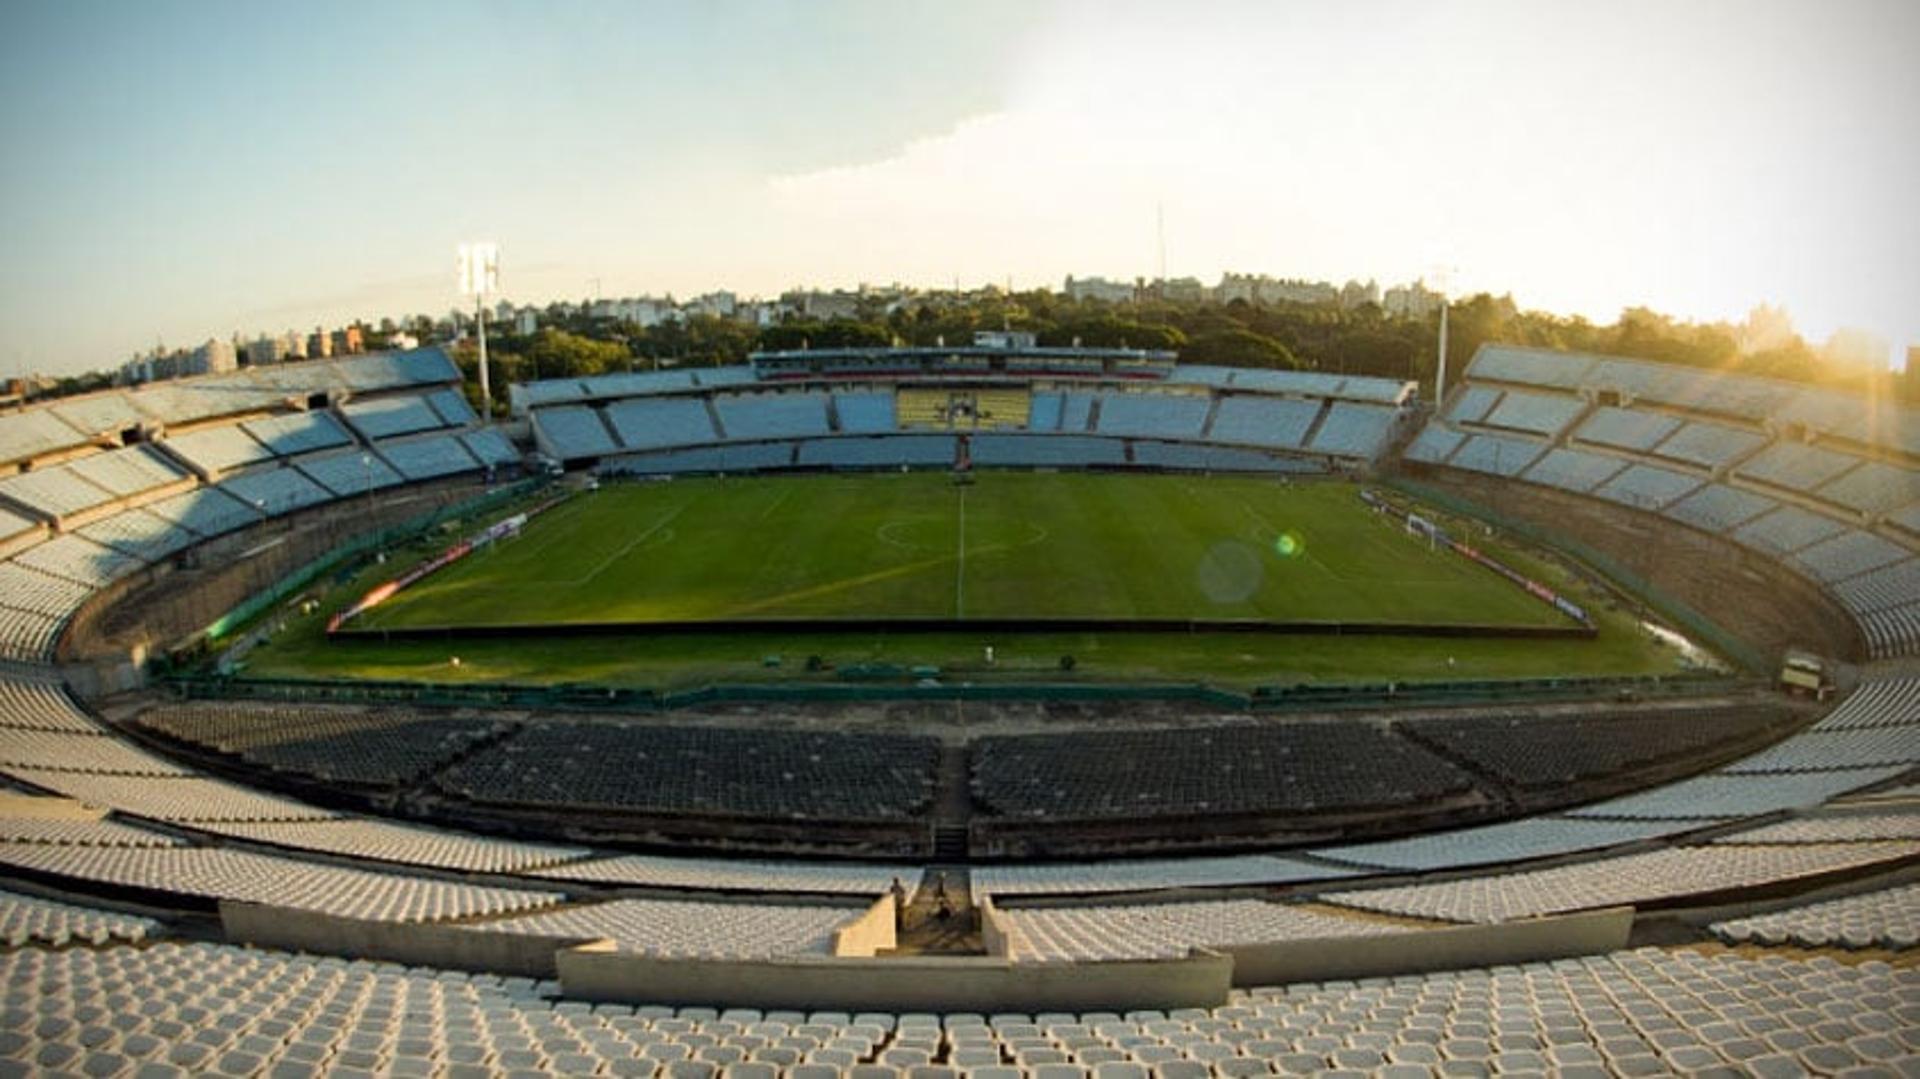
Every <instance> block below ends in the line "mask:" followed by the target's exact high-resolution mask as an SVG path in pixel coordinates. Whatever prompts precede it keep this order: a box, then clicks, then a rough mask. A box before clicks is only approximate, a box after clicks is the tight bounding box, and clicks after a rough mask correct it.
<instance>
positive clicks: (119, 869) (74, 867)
mask: <svg viewBox="0 0 1920 1079" xmlns="http://www.w3.org/2000/svg"><path fill="white" fill-rule="evenodd" d="M0 865H7V866H11V867H13V868H14V869H16V870H30V871H33V872H36V873H40V874H44V875H47V876H52V877H59V878H63V879H68V880H73V881H80V882H88V883H92V884H96V885H113V886H117V887H121V888H133V889H140V890H142V891H149V892H161V893H166V894H170V895H176V896H184V897H191V898H201V899H229V900H239V901H242V902H248V903H266V904H270V905H273V906H279V907H288V908H292V909H295V910H315V911H323V912H325V913H329V914H334V915H338V916H340V917H349V918H360V919H364V920H368V921H391V922H423V921H440V920H444V919H454V918H467V917H472V916H474V915H479V914H494V915H498V914H507V913H512V912H514V911H523V910H532V909H536V908H539V907H544V906H551V905H552V904H554V903H557V902H559V900H560V898H561V897H560V896H559V895H558V894H557V893H554V892H541V891H531V890H526V889H512V888H494V887H487V886H484V885H476V884H461V883H455V882H452V881H444V880H438V879H435V878H431V877H421V876H409V875H402V874H394V873H380V872H372V871H369V870H364V869H349V868H345V867H340V866H327V865H321V864H318V863H314V862H305V861H299V860H296V859H292V858H281V857H276V856H274V855H267V854H253V853H251V852H247V851H236V850H224V849H217V848H208V847H159V848H146V847H57V846H49V845H47V844H44V843H0Z"/></svg>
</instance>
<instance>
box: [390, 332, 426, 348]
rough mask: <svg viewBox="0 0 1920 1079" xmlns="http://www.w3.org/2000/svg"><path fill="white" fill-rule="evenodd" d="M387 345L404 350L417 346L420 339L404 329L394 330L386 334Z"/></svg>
mask: <svg viewBox="0 0 1920 1079" xmlns="http://www.w3.org/2000/svg"><path fill="white" fill-rule="evenodd" d="M387 347H388V348H391V349H397V350H399V351H403V352H404V351H405V350H407V349H410V348H419V347H420V339H419V338H418V337H415V336H414V335H412V334H410V333H408V332H406V331H405V330H396V331H394V332H393V333H390V334H388V335H387Z"/></svg>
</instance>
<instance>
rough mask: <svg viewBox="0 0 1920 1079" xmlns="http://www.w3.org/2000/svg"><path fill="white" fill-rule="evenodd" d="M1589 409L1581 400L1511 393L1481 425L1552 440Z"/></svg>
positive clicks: (1509, 391) (1517, 391)
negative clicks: (1550, 437) (1547, 437)
mask: <svg viewBox="0 0 1920 1079" xmlns="http://www.w3.org/2000/svg"><path fill="white" fill-rule="evenodd" d="M1586 407H1587V406H1586V402H1585V401H1582V400H1581V399H1580V398H1578V397H1564V396H1560V395H1557V394H1548V393H1530V392H1527V391H1525V390H1508V391H1507V392H1506V393H1503V394H1501V395H1500V401H1499V403H1498V404H1496V405H1494V406H1493V408H1492V409H1490V410H1489V411H1488V412H1487V414H1486V415H1485V416H1483V417H1481V419H1480V421H1479V422H1481V423H1484V424H1486V425H1487V426H1489V427H1507V428H1511V429H1513V430H1516V431H1526V432H1528V433H1529V434H1536V435H1547V436H1552V435H1557V434H1559V433H1560V432H1561V431H1562V430H1564V429H1565V428H1566V426H1567V424H1569V423H1572V422H1573V420H1574V417H1576V416H1578V415H1580V413H1581V412H1582V411H1584V410H1585V409H1586Z"/></svg>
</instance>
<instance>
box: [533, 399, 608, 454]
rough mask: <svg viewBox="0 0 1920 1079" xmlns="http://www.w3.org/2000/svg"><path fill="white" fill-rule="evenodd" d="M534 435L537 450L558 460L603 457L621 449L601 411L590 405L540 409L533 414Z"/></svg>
mask: <svg viewBox="0 0 1920 1079" xmlns="http://www.w3.org/2000/svg"><path fill="white" fill-rule="evenodd" d="M533 438H534V441H535V443H536V444H538V445H539V447H540V452H542V453H544V454H546V455H547V456H549V457H552V458H555V459H556V460H561V461H573V460H578V459H580V458H583V457H604V456H607V455H609V454H614V453H618V452H620V445H619V443H617V442H615V441H614V440H613V434H612V432H610V431H608V430H607V425H606V424H604V423H601V422H600V413H598V412H596V411H594V410H593V409H591V408H582V407H578V406H572V407H567V408H543V409H540V410H538V411H536V412H535V413H534V414H533Z"/></svg>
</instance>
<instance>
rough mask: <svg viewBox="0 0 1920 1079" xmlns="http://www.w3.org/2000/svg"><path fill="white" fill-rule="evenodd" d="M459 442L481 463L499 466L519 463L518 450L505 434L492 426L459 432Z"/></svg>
mask: <svg viewBox="0 0 1920 1079" xmlns="http://www.w3.org/2000/svg"><path fill="white" fill-rule="evenodd" d="M460 444H461V445H462V446H465V447H466V448H467V452H468V453H470V454H472V455H473V457H474V460H476V461H479V462H480V463H481V464H482V465H491V466H493V467H495V468H500V467H502V466H505V465H514V464H518V463H520V451H519V450H518V449H517V448H515V446H514V444H513V443H512V442H510V441H508V439H507V436H506V435H503V434H501V433H500V432H499V431H498V430H497V429H495V428H492V427H489V428H485V429H483V430H479V431H466V432H463V433H461V435H460Z"/></svg>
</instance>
